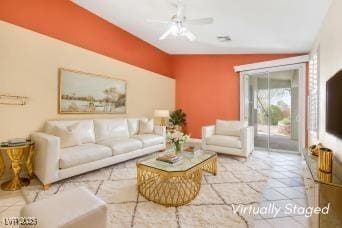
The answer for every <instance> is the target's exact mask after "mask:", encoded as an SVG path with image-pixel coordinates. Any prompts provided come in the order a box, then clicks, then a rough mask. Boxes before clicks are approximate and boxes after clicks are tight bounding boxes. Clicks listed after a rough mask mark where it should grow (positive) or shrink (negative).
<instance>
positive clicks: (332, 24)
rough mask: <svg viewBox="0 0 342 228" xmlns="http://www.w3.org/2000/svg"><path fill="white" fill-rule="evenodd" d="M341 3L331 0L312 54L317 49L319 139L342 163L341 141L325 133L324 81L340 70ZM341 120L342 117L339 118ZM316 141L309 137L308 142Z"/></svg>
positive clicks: (341, 58)
mask: <svg viewBox="0 0 342 228" xmlns="http://www.w3.org/2000/svg"><path fill="white" fill-rule="evenodd" d="M341 12H342V1H341V0H333V1H332V5H331V6H330V9H329V11H328V14H327V16H326V18H325V21H324V22H323V24H322V27H321V31H320V33H319V34H318V37H317V39H316V43H315V45H314V48H313V49H312V53H313V52H314V51H315V50H317V49H319V62H320V63H319V68H320V69H319V77H320V81H319V83H320V86H319V89H320V99H319V101H320V104H319V108H320V110H319V138H318V140H319V141H321V142H323V144H324V145H325V146H327V147H329V148H331V149H333V150H334V152H335V155H336V156H337V157H338V158H339V159H340V160H341V161H342V140H341V139H338V138H336V137H334V136H333V135H330V134H328V133H327V132H326V131H325V100H326V92H325V91H326V90H325V89H326V88H325V87H326V86H325V84H326V81H327V80H328V79H329V78H330V77H331V76H333V75H334V74H335V73H336V72H337V71H338V70H340V69H341V68H342V14H341ZM312 53H311V54H312ZM341 118H342V117H341ZM316 141H317V139H315V138H313V137H310V140H309V142H310V143H314V142H316Z"/></svg>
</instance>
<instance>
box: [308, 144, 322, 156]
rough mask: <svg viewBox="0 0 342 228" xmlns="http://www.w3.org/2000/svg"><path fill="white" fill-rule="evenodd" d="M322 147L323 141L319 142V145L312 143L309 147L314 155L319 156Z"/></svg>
mask: <svg viewBox="0 0 342 228" xmlns="http://www.w3.org/2000/svg"><path fill="white" fill-rule="evenodd" d="M321 147H323V145H322V143H318V144H317V145H311V146H310V147H309V151H310V152H311V154H312V155H314V156H318V151H319V149H320V148H321Z"/></svg>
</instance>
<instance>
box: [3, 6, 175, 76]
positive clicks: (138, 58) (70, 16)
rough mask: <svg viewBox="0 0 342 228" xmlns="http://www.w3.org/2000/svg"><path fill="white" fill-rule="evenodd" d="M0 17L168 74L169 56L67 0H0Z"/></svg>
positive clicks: (169, 72) (169, 68)
mask: <svg viewBox="0 0 342 228" xmlns="http://www.w3.org/2000/svg"><path fill="white" fill-rule="evenodd" d="M0 20H3V21H6V22H9V23H12V24H15V25H18V26H21V27H24V28H27V29H30V30H33V31H36V32H39V33H42V34H45V35H48V36H50V37H54V38H56V39H59V40H62V41H65V42H68V43H71V44H74V45H76V46H79V47H82V48H85V49H88V50H91V51H94V52H97V53H99V54H103V55H105V56H108V57H111V58H114V59H117V60H120V61H123V62H126V63H129V64H132V65H135V66H138V67H141V68H144V69H146V70H149V71H153V72H156V73H159V74H162V75H165V76H169V77H171V76H172V75H171V72H172V69H171V67H172V65H171V56H170V55H168V54H167V53H165V52H163V51H161V50H159V49H158V48H156V47H154V46H152V45H150V44H148V43H147V42H145V41H143V40H141V39H139V38H137V37H135V36H133V35H132V34H130V33H128V32H126V31H124V30H122V29H121V28H119V27H117V26H115V25H113V24H111V23H109V22H108V21H106V20H104V19H102V18H100V17H98V16H96V15H95V14H93V13H91V12H89V11H87V10H86V9H84V8H82V7H80V6H78V5H76V4H74V3H73V2H71V1H69V0H29V1H28V0H1V1H0Z"/></svg>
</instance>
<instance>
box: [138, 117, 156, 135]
mask: <svg viewBox="0 0 342 228" xmlns="http://www.w3.org/2000/svg"><path fill="white" fill-rule="evenodd" d="M153 130H154V123H153V119H150V120H147V121H144V120H139V134H152V133H153Z"/></svg>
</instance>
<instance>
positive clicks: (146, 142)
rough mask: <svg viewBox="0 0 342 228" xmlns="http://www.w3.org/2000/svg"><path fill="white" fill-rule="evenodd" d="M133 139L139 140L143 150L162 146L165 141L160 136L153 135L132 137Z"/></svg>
mask: <svg viewBox="0 0 342 228" xmlns="http://www.w3.org/2000/svg"><path fill="white" fill-rule="evenodd" d="M133 138H135V139H139V140H140V141H141V142H142V144H143V147H144V148H146V147H150V146H155V145H158V144H162V143H164V141H165V139H164V138H163V137H162V136H160V135H155V134H141V135H134V136H133Z"/></svg>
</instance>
